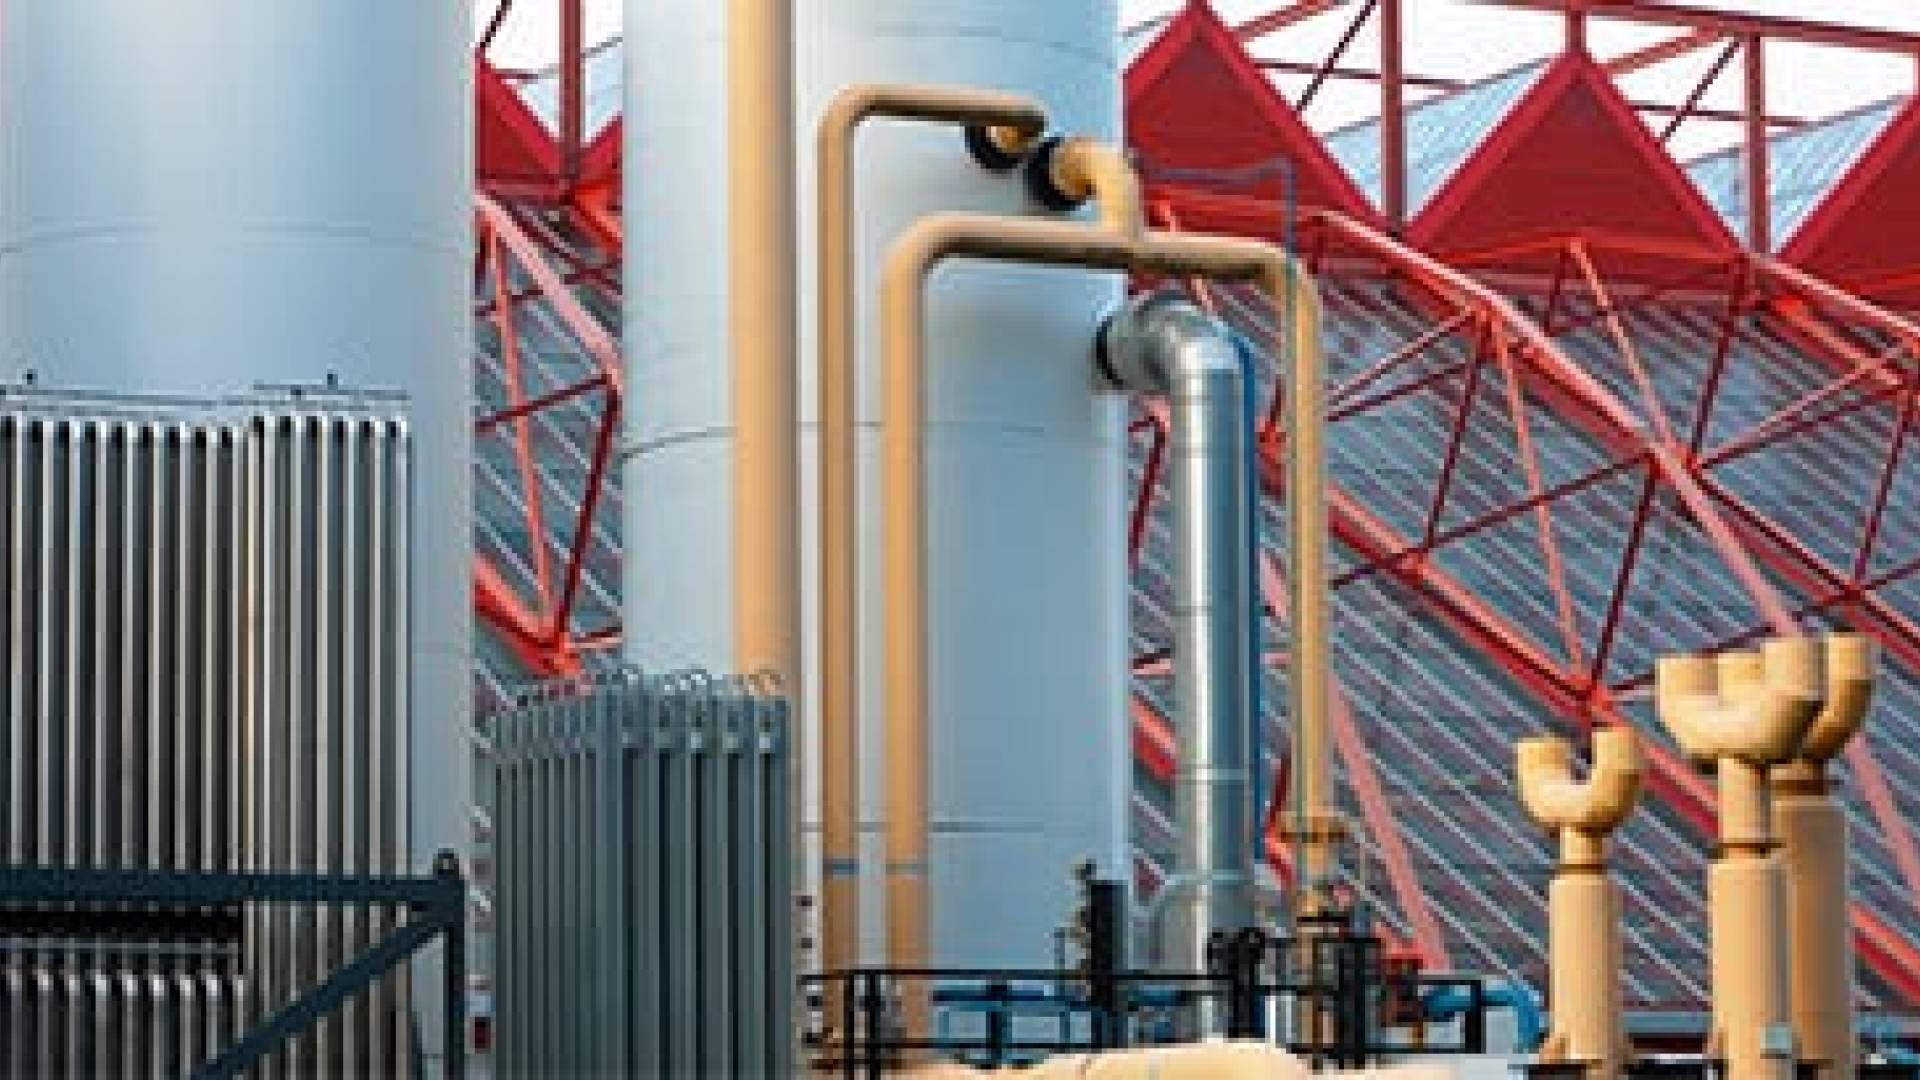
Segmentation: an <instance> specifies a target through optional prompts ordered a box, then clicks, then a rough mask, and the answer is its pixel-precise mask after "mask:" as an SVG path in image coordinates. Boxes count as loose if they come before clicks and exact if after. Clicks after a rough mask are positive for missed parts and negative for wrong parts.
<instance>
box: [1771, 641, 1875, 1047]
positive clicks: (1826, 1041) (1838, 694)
mask: <svg viewBox="0 0 1920 1080" xmlns="http://www.w3.org/2000/svg"><path fill="white" fill-rule="evenodd" d="M1826 656H1827V701H1826V705H1825V706H1824V707H1822V708H1821V710H1820V715H1819V716H1818V717H1816V718H1815V719H1814V721H1813V726H1812V727H1811V728H1810V729H1809V730H1808V731H1807V737H1806V739H1805V741H1803V742H1802V743H1801V744H1800V752H1799V753H1798V754H1797V755H1795V757H1794V760H1792V761H1790V762H1788V763H1787V764H1785V765H1782V766H1779V767H1778V768H1776V769H1774V770H1773V776H1772V781H1773V821H1774V829H1775V831H1776V832H1777V833H1778V834H1779V838H1780V854H1781V857H1782V858H1783V859H1784V860H1785V862H1786V869H1787V922H1788V925H1789V927H1790V928H1791V932H1790V934H1789V939H1790V942H1791V944H1790V947H1789V953H1790V956H1789V960H1788V970H1789V972H1790V975H1789V983H1790V986H1789V997H1790V999H1791V1001H1792V1011H1793V1030H1794V1035H1795V1037H1797V1038H1798V1039H1799V1041H1800V1049H1801V1055H1802V1056H1803V1057H1804V1058H1805V1059H1807V1060H1809V1061H1813V1062H1816V1063H1818V1064H1819V1065H1820V1066H1821V1069H1822V1071H1821V1075H1822V1076H1823V1077H1826V1078H1827V1080H1853V1077H1854V1076H1855V1075H1856V1074H1857V1072H1858V1062H1857V1057H1858V1054H1857V1047H1856V1038H1855V1036H1854V1013H1853V1001H1854V981H1853V942H1852V932H1851V927H1850V926H1849V923H1848V907H1849V905H1850V904H1851V901H1852V896H1851V892H1850V889H1849V887H1848V884H1849V879H1848V872H1847V862H1848V839H1847V815H1846V811H1845V810H1844V809H1843V808H1842V807H1841V805H1840V801H1839V799H1837V798H1836V797H1835V796H1834V793H1833V785H1832V782H1831V780H1830V778H1829V777H1828V775H1827V764H1828V763H1829V762H1830V761H1832V760H1833V759H1834V758H1836V757H1838V756H1839V755H1840V752H1841V751H1842V750H1843V749H1845V748H1846V745H1847V742H1848V740H1850V739H1852V738H1853V736H1854V734H1855V733H1856V732H1858V731H1859V730H1860V727H1861V725H1862V724H1863V723H1865V721H1866V716H1867V711H1868V710H1869V709H1870V708H1871V707H1872V704H1873V681H1874V664H1875V655H1874V645H1873V642H1872V641H1871V640H1870V639H1869V638H1867V637H1866V636H1865V635H1862V634H1829V635H1827V639H1826Z"/></svg>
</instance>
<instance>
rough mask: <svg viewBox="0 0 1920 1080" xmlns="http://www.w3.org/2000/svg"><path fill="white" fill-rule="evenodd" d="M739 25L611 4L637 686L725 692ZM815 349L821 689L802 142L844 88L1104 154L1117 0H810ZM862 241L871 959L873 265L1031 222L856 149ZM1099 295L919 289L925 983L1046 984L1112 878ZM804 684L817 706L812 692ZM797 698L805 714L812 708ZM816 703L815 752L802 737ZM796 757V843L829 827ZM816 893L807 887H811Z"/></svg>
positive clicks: (1121, 656)
mask: <svg viewBox="0 0 1920 1080" xmlns="http://www.w3.org/2000/svg"><path fill="white" fill-rule="evenodd" d="M726 9H727V5H726V4H722V3H712V2H708V0H698V2H695V0H679V2H669V3H663V2H660V0H633V2H630V3H629V4H628V8H627V20H628V21H627V33H626V40H627V51H628V56H627V64H628V78H627V85H628V92H629V101H628V113H627V116H628V119H627V123H626V135H627V139H628V142H627V147H626V153H627V162H628V167H627V169H626V172H625V175H626V178H627V179H626V184H627V190H626V193H625V194H626V201H625V207H626V220H627V223H628V224H627V229H628V236H629V241H630V243H631V244H632V245H633V250H634V251H636V252H640V253H643V257H641V258H635V259H631V260H628V262H627V264H626V265H627V270H626V273H627V288H626V303H627V310H626V327H627V350H628V359H627V367H628V377H629V386H630V389H631V392H632V394H633V400H635V401H637V402H641V403H642V404H641V406H640V407H639V408H638V409H636V410H634V411H633V412H632V413H631V414H630V415H629V417H628V419H627V430H626V432H625V435H624V439H623V454H622V456H623V461H624V470H625V471H624V479H625V485H626V487H625V490H626V492H627V493H628V494H627V497H626V519H625V521H624V523H623V527H624V529H625V535H626V537H627V563H626V575H625V585H626V604H627V620H626V629H625V641H626V642H627V646H626V647H627V651H628V656H629V659H631V660H633V661H636V662H638V663H641V664H643V665H646V666H648V667H653V668H659V667H679V666H686V665H704V666H707V667H709V668H713V669H716V670H730V669H731V668H732V667H733V666H734V663H733V657H732V655H731V652H732V629H733V628H732V625H731V618H732V615H731V612H732V610H733V603H732V600H733V598H732V595H731V588H732V585H731V583H730V582H729V580H728V578H729V574H730V566H731V562H730V559H729V551H730V550H731V543H732V539H731V538H732V532H731V528H732V513H731V508H730V505H729V502H730V498H731V493H732V482H731V478H732V462H731V457H732V453H733V430H732V425H733V415H732V411H731V374H730V368H729V364H728V320H727V308H726V288H727V280H728V270H727V265H726V259H727V224H726V210H727V182H726V179H727V176H728V149H727V145H726V131H727V114H726V93H725V89H726V86H727V78H726V41H725V37H726V26H725V20H726ZM795 26H796V34H797V37H798V41H797V44H796V56H795V68H796V88H797V97H798V112H799V116H798V118H797V122H796V130H795V137H796V140H797V141H796V157H797V160H798V162H799V166H800V174H799V180H800V184H799V186H800V192H799V201H798V205H799V207H800V208H801V213H800V220H801V225H800V242H801V257H800V266H801V275H800V282H799V285H800V288H799V296H800V309H801V318H800V330H801V340H802V343H803V344H802V350H801V367H802V370H801V375H800V381H799V393H800V399H801V409H802V417H801V420H802V434H801V441H802V452H801V461H800V466H799V472H800V475H801V477H802V478H803V479H802V488H801V506H802V524H803V535H804V536H805V537H806V541H805V544H804V551H803V553H802V558H801V562H800V566H801V568H802V570H803V575H804V578H805V580H807V581H808V583H809V584H808V587H807V593H806V596H805V598H804V605H805V623H804V625H805V626H806V627H807V631H806V635H805V636H806V640H805V642H804V645H805V655H806V661H807V667H808V671H813V670H816V667H817V662H818V648H817V647H818V642H817V641H816V640H814V637H815V634H814V630H813V627H814V626H815V620H816V618H817V612H818V600H819V597H818V594H817V591H816V589H815V586H814V583H813V579H814V576H815V573H814V568H815V567H816V566H817V555H818V552H817V547H816V537H817V528H818V520H817V514H816V513H815V510H816V504H815V496H816V492H815V491H814V485H813V477H814V475H815V471H816V461H815V459H814V435H815V432H816V430H817V425H816V423H815V420H816V415H817V414H816V405H817V394H816V385H815V380H814V371H813V367H814V358H813V356H812V351H813V350H812V345H813V341H814V338H815V332H816V329H817V328H816V327H815V319H814V316H813V298H814V295H815V292H814V282H813V273H812V265H813V252H814V246H813V235H812V233H813V229H812V221H811V218H812V212H811V209H810V208H811V207H812V206H813V205H814V175H813V171H814V166H815V157H816V155H815V152H814V145H815V144H814V134H815V129H816V126H817V124H818V122H819V119H820V117H821V115H822V114H823V112H824V111H825V109H826V106H827V104H828V103H829V101H831V99H832V98H833V96H834V95H835V94H836V93H837V92H838V91H839V90H840V89H842V88H844V87H846V86H848V85H851V84H855V83H863V82H893V83H937V84H946V85H954V86H970V87H979V88H991V89H998V90H1010V91H1019V92H1024V93H1028V94H1031V95H1033V96H1035V97H1036V98H1038V99H1039V100H1040V101H1042V102H1043V103H1044V104H1045V105H1046V107H1047V108H1048V110H1049V111H1050V113H1051V115H1052V116H1053V117H1054V118H1055V120H1056V123H1057V125H1058V126H1059V127H1060V128H1061V129H1062V130H1067V131H1073V132H1079V133H1086V134H1091V135H1095V136H1099V137H1103V138H1113V137H1115V136H1116V134H1117V132H1118V129H1119V119H1120V116H1119V109H1120V106H1119V87H1120V72H1119V61H1118V32H1117V13H1116V9H1115V4H1114V3H1113V2H1112V0H1076V2H1073V3H1033V2H1032V0H800V2H799V3H798V5H797V11H796V17H795ZM859 162H860V164H859V169H858V174H857V175H858V179H857V185H858V187H859V190H860V196H859V202H858V205H857V207H856V211H855V219H856V221H857V223H858V229H859V233H860V236H859V241H858V244H857V247H856V251H857V252H858V258H859V280H860V288H859V296H860V311H859V323H858V325H859V330H860V349H861V357H860V369H861V373H860V389H859V403H858V413H857V415H858V420H859V424H860V435H859V442H858V446H859V458H860V463H861V476H860V488H859V492H860V498H859V506H860V507H861V511H862V513H863V515H864V517H863V522H862V526H861V532H860V537H861V549H862V550H861V565H860V597H859V612H860V618H861V638H860V651H861V657H862V660H861V664H862V671H863V676H862V678H863V682H862V685H861V687H860V704H861V712H862V717H863V724H862V732H861V744H862V764H861V774H862V775H861V791H862V804H861V805H862V810H861V815H860V816H861V822H862V830H863V835H862V854H863V860H864V863H865V866H866V868H867V870H866V873H867V874H868V875H869V876H868V879H867V888H866V891H865V893H864V900H865V902H864V903H863V916H864V917H863V918H862V920H861V923H862V927H863V933H862V938H863V942H864V949H863V951H864V954H865V959H867V960H868V961H878V960H879V959H880V958H881V956H880V942H881V940H882V934H883V926H882V923H881V919H882V913H881V906H880V904H879V891H878V886H879V881H880V878H879V874H880V868H881V866H882V850H881V844H880V825H881V817H882V814H881V806H880V798H881V792H882V790H883V781H882V777H881V775H880V753H881V747H882V740H881V732H882V718H881V715H880V713H881V707H882V698H881V682H880V671H881V666H880V655H881V643H882V635H883V632H884V631H883V628H882V626H881V625H880V600H881V594H880V590H879V546H878V545H879V517H878V513H877V508H878V505H879V466H878V454H877V447H878V441H879V439H878V423H879V376H878V370H877V368H878V365H877V347H878V332H877V323H878V313H877V308H876V304H875V299H874V294H875V284H876V280H877V267H878V265H879V263H880V260H881V258H882V256H883V253H884V251H885V249H886V247H887V245H888V244H889V243H890V242H891V240H892V239H893V238H894V237H895V236H896V235H898V233H899V232H900V231H901V229H902V228H903V227H905V226H906V225H907V224H908V223H909V222H911V221H912V220H914V219H915V218H916V217H918V216H920V215H922V214H925V213H928V212H931V211H936V210H947V209H962V210H985V211H992V212H1008V213H1017V212H1027V211H1034V212H1037V211H1035V208H1034V207H1032V206H1031V205H1030V204H1028V203H1027V201H1026V196H1025V194H1024V191H1023V189H1022V187H1021V185H1020V183H1019V181H1018V179H1017V178H1016V177H1008V176H997V175H992V174H988V173H985V172H983V171H982V170H981V169H979V168H978V167H976V166H975V165H974V164H973V163H972V162H971V160H970V159H969V158H968V156H967V154H966V152H965V150H964V149H963V148H962V145H961V139H960V136H959V134H958V132H957V131H955V130H953V129H950V128H949V129H942V128H926V127H918V128H916V127H908V126H897V125H885V124H874V125H870V126H869V128H868V129H867V131H866V132H865V134H863V136H862V137H861V150H860V155H859ZM1119 289H1120V284H1119V282H1118V281H1117V280H1116V279H1113V278H1098V277H1093V276H1089V275H1085V274H1080V273H1073V272H1053V271H1039V270H1022V269H1010V268H1006V267H997V266H996V267H984V266H965V267H955V268H950V269H947V270H943V271H942V272H941V273H939V274H938V275H936V277H935V279H934V282H933V285H932V287H931V293H930V296H931V301H930V316H929V318H930V324H929V325H930V331H931V332H930V337H931V340H932V341H933V343H934V345H933V350H932V355H931V357H930V364H931V368H932V373H931V377H930V381H929V399H928V415H929V418H930V421H931V429H930V433H929V456H928V470H929V480H930V485H931V486H930V495H931V498H930V507H931V514H932V518H931V521H930V552H929V556H930V573H929V581H930V587H931V590H932V592H931V597H930V603H931V619H932V633H931V641H930V646H931V663H932V692H931V701H930V715H931V718H932V723H933V731H932V741H931V744H930V753H929V767H930V776H931V783H932V792H931V798H932V801H933V805H932V814H933V821H932V828H933V845H934V846H933V858H932V869H931V872H932V875H933V881H932V885H933V889H934V902H933V908H934V939H933V958H934V960H935V962H936V963H940V964H944V965H958V964H975V965H977V964H1002V965H1013V964H1044V963H1048V962H1050V960H1051V956H1052V938H1051V932H1052V930H1053V929H1054V928H1055V927H1056V926H1058V925H1059V924H1060V923H1061V922H1062V921H1063V920H1064V919H1065V918H1066V916H1067V914H1068V911H1069V908H1070V906H1071V903H1072V898H1073V895H1074V892H1073V890H1074V886H1073V883H1072V880H1071V877H1070V868H1071V865H1072V864H1073V863H1074V862H1075V861H1076V860H1080V859H1087V858H1091V859H1094V860H1096V861H1097V862H1098V863H1099V864H1100V866H1101V867H1102V869H1103V870H1105V871H1106V872H1109V873H1113V874H1124V873H1125V872H1126V869H1125V868H1126V865H1127V864H1126V862H1125V861H1124V860H1125V855H1126V851H1127V844H1126V821H1127V817H1126V793H1127V785H1128V782H1129V780H1128V777H1129V771H1128V767H1127V757H1126V752H1127V751H1126V748H1127V739H1126V732H1127V726H1126V724H1127V721H1126V701H1125V693H1126V663H1125V640H1126V606H1125V598H1126V595H1127V593H1126V567H1125V557H1124V541H1123V535H1124V532H1123V514H1122V505H1123V496H1124V492H1123V476H1122V468H1123V461H1124V456H1123V453H1122V439H1123V423H1124V416H1123V413H1122V409H1123V406H1122V404H1121V403H1120V402H1119V401H1118V400H1116V399H1114V398H1113V397H1111V396H1102V395H1098V394H1096V393H1095V391H1094V383H1093V379H1092V376H1091V373H1090V372H1091V367H1090V356H1091V352H1090V349H1091V342H1092V339H1093V334H1094V330H1095V327H1096V326H1097V324H1098V321H1099V319H1100V317H1101V316H1102V314H1103V313H1105V312H1106V311H1108V310H1109V309H1110V308H1111V306H1112V304H1113V303H1114V302H1115V300H1116V298H1117V297H1118V295H1119ZM807 681H808V684H809V685H810V686H814V685H817V682H814V681H813V680H811V679H809V680H807ZM809 693H810V691H809ZM811 711H812V710H811V708H810V699H809V707H808V708H806V709H803V712H805V713H807V714H808V715H806V717H805V720H806V727H805V729H804V730H806V731H809V732H811V731H813V730H814V729H815V727H816V726H817V717H814V716H812V715H810V714H811ZM803 741H804V742H805V743H806V744H807V749H808V752H809V760H808V765H807V769H806V777H807V785H806V787H807V793H806V799H805V803H806V810H805V818H806V821H807V823H808V828H809V832H810V837H811V842H814V843H816V844H817V830H818V823H819V813H818V810H819V792H818V789H817V772H818V762H817V759H815V758H814V757H813V756H812V751H813V750H814V749H816V745H815V740H814V739H813V738H811V736H809V737H806V738H805V739H804V740H803ZM807 872H808V875H809V877H810V878H811V877H812V876H813V875H815V874H816V873H817V869H816V866H815V864H814V863H813V862H811V861H810V862H809V865H808V867H807Z"/></svg>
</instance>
